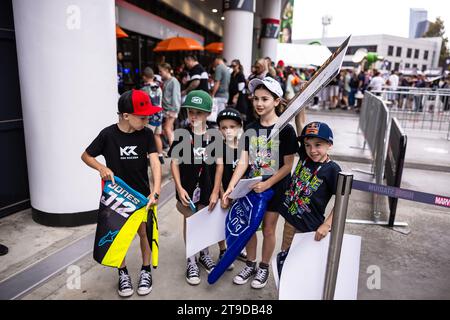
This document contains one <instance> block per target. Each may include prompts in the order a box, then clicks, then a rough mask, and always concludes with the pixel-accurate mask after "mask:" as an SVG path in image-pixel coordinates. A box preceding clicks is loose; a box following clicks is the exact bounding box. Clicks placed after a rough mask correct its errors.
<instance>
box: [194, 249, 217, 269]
mask: <svg viewBox="0 0 450 320" xmlns="http://www.w3.org/2000/svg"><path fill="white" fill-rule="evenodd" d="M198 262H200V264H201V265H202V266H203V268H205V270H206V272H208V273H210V272H211V271H212V270H213V269H214V268H215V267H216V264H215V262H214V261H213V259H212V258H211V256H210V255H209V254H201V253H200V258H199V259H198Z"/></svg>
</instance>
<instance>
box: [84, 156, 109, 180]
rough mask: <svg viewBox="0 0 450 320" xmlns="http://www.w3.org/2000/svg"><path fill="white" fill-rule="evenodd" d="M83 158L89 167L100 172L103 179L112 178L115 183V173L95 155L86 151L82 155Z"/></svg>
mask: <svg viewBox="0 0 450 320" xmlns="http://www.w3.org/2000/svg"><path fill="white" fill-rule="evenodd" d="M81 160H83V162H84V163H86V164H87V165H88V166H89V167H91V168H93V169H95V170H97V171H98V172H99V173H100V177H101V178H102V179H103V180H111V181H112V183H113V184H115V181H114V173H113V172H112V171H111V169H109V168H108V167H107V166H105V165H103V164H101V163H100V162H98V161H97V160H96V159H95V158H94V157H92V156H90V155H89V154H88V153H87V152H86V151H85V152H83V154H82V155H81Z"/></svg>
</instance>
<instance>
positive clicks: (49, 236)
mask: <svg viewBox="0 0 450 320" xmlns="http://www.w3.org/2000/svg"><path fill="white" fill-rule="evenodd" d="M309 120H311V121H312V120H322V121H326V122H328V123H329V124H330V125H331V126H332V128H333V129H334V133H335V141H336V142H335V146H334V149H333V152H332V157H333V158H334V159H336V160H337V161H338V163H339V164H341V167H342V168H343V170H344V171H351V170H352V169H363V170H368V169H369V168H370V164H367V162H368V161H367V159H368V157H369V153H368V151H367V150H366V151H363V150H360V149H355V148H350V147H351V146H353V145H355V146H357V145H362V141H363V140H362V138H361V136H360V135H358V134H357V133H356V126H357V118H356V117H354V116H352V115H349V116H347V115H345V116H339V117H336V116H334V115H329V114H324V113H312V112H310V113H308V121H309ZM435 138H436V137H435ZM430 139H432V138H430ZM436 139H437V140H438V141H434V143H436V145H439V148H441V149H442V150H446V151H447V152H448V151H449V150H450V142H448V141H447V142H446V140H445V139H441V138H438V137H437V138H436ZM436 139H434V140H436ZM429 145H430V144H428V143H426V142H421V140H420V139H418V138H417V139H416V138H414V134H411V137H410V136H409V141H408V148H410V149H412V150H416V151H415V152H419V153H423V152H426V151H423V150H424V149H425V148H426V147H428V146H429ZM421 150H422V151H421ZM429 154H430V155H431V154H432V153H429ZM436 155H437V156H436V157H434V154H433V158H432V157H429V158H426V157H423V155H415V153H414V152H412V153H409V154H408V153H407V161H410V163H414V162H415V163H417V164H420V165H421V166H422V167H423V168H431V167H429V165H432V164H433V163H436V162H439V166H441V167H442V168H445V166H450V159H449V158H450V157H448V155H447V156H445V154H444V153H443V152H441V153H437V154H436ZM439 155H440V156H439ZM408 157H409V158H408ZM431 158H432V159H431ZM355 159H356V160H357V162H351V161H354V160H355ZM425 160H426V161H425ZM164 168H165V169H164V175H165V177H166V179H165V181H166V182H169V179H170V177H169V175H168V165H167V164H166V165H165V166H164ZM432 168H433V169H435V167H432ZM449 171H450V170H449ZM354 175H355V179H359V180H367V181H368V179H369V178H368V176H367V175H364V174H361V173H356V172H354ZM449 186H450V172H448V171H447V172H446V170H441V171H433V170H420V169H415V168H408V167H407V168H405V170H404V172H403V182H402V187H404V188H408V189H412V190H417V191H423V192H428V193H435V194H442V195H447V196H448V195H450V190H449ZM371 198H372V196H371V195H370V194H367V193H363V192H360V191H356V190H353V191H352V195H351V198H350V202H349V210H348V218H354V219H369V220H370V219H371V215H372V213H371V211H372V209H371V208H372V200H371ZM332 202H333V199H332V201H331V203H332ZM329 207H330V206H329ZM381 208H382V209H383V210H382V211H384V212H385V213H386V212H387V209H386V201H384V202H383V204H382V206H381ZM382 218H383V219H382V220H386V218H387V215H386V214H384V215H383V217H382ZM396 221H404V222H407V223H408V225H409V226H408V228H409V230H410V233H409V234H408V235H405V234H403V233H400V232H396V231H394V230H391V229H389V228H386V227H383V226H376V225H360V224H349V223H347V225H346V229H345V232H346V233H348V234H354V235H359V236H361V237H362V248H361V262H360V272H359V288H358V299H362V300H372V299H396V300H397V299H450V273H449V271H450V269H449V261H450V250H448V245H449V244H450V234H449V233H448V230H449V228H450V210H449V209H448V208H442V207H436V206H430V205H425V204H420V203H416V202H411V201H406V200H399V204H398V209H397V218H396ZM181 225H182V217H181V215H180V214H179V213H178V212H177V211H176V209H175V200H174V199H171V200H169V201H168V202H167V203H166V204H165V205H164V206H162V207H161V208H160V210H159V228H160V258H159V260H160V264H159V267H158V269H156V270H153V271H152V272H153V279H154V285H153V292H152V293H151V294H149V295H148V296H145V297H139V296H138V295H137V294H135V295H134V296H132V297H131V299H149V300H159V299H200V300H201V299H213V300H215V299H229V300H259V299H269V300H270V299H277V291H276V288H275V284H274V281H273V277H272V276H271V277H270V279H269V283H268V285H267V287H266V288H264V289H263V290H255V289H252V288H250V285H249V284H247V285H243V286H237V285H234V284H232V277H233V276H234V275H235V274H236V273H237V272H239V270H240V268H241V267H243V262H241V261H237V262H236V263H235V264H236V267H235V270H234V271H231V272H226V273H225V274H224V275H223V276H222V278H221V279H220V280H219V281H218V282H217V283H216V284H214V285H208V284H207V281H206V280H207V276H206V272H205V271H204V269H201V277H202V283H201V284H200V285H199V286H197V287H192V286H190V285H189V284H187V282H186V281H185V278H184V274H185V259H184V256H185V254H184V245H183V240H182V227H181ZM282 228H283V219H282V218H280V220H279V222H278V226H277V239H278V241H277V247H276V250H275V251H276V252H277V251H278V249H279V246H280V244H281V233H282ZM94 232H95V225H88V226H82V227H75V228H52V227H45V226H41V225H38V224H36V223H34V221H33V220H32V219H31V212H30V210H25V211H22V212H20V213H16V214H14V215H11V216H9V217H6V218H3V219H1V220H0V243H2V244H5V245H7V246H8V247H9V249H10V252H9V253H8V254H7V255H6V256H2V257H0V262H1V263H0V287H1V285H2V283H4V282H5V280H7V279H10V278H11V277H12V276H14V275H18V276H20V275H21V274H23V273H26V270H27V268H29V267H30V266H32V265H34V264H37V263H39V262H41V261H45V259H46V258H47V257H51V256H52V255H54V254H55V253H56V252H58V251H61V250H64V249H65V248H66V247H67V246H68V245H70V244H72V243H74V242H77V241H78V240H80V239H82V238H84V237H86V236H88V235H92V234H93V233H94ZM258 237H259V239H261V234H258ZM259 245H261V241H259ZM211 251H212V253H213V256H214V257H217V255H218V248H217V247H216V246H215V247H213V248H212V249H211ZM258 252H260V250H259V251H258ZM127 261H128V263H127V264H128V269H129V271H130V274H131V275H132V279H133V283H134V285H135V286H136V284H137V276H138V272H139V269H140V263H141V258H140V253H139V243H138V239H137V238H136V239H135V240H134V242H133V244H132V246H131V248H130V250H129V254H128V257H127ZM74 264H75V265H76V266H78V267H80V270H81V286H80V288H79V289H69V287H70V286H68V285H67V283H68V282H67V281H68V280H70V274H69V273H68V271H69V269H67V268H65V269H63V270H60V271H59V272H58V273H57V274H55V275H54V276H52V277H50V278H49V279H47V280H45V281H43V283H42V284H41V285H39V286H37V287H36V288H35V289H34V290H31V291H30V292H29V293H28V294H26V295H25V296H23V297H22V298H23V299H27V300H29V299H38V300H42V299H120V298H119V296H118V295H117V291H116V289H117V281H118V279H117V271H116V270H114V269H111V268H107V267H104V266H101V265H99V264H97V263H96V262H95V261H94V260H93V259H92V254H90V253H89V252H88V254H87V255H86V256H84V257H83V258H81V259H80V260H78V261H77V262H75V263H74ZM374 266H375V267H378V268H379V270H380V272H381V287H380V288H379V289H370V288H369V287H368V285H367V282H368V281H369V280H370V278H369V277H370V276H371V275H372V274H371V273H370V272H368V269H369V271H370V270H371V269H372V268H373V267H374ZM28 276H30V275H28ZM31 276H32V275H31Z"/></svg>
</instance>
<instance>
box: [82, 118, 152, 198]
mask: <svg viewBox="0 0 450 320" xmlns="http://www.w3.org/2000/svg"><path fill="white" fill-rule="evenodd" d="M86 152H87V153H88V154H89V155H90V156H92V157H97V156H99V155H102V156H104V157H105V160H106V166H107V167H108V168H109V169H111V170H112V172H114V175H116V176H118V177H120V178H121V179H122V180H123V181H125V182H126V183H127V184H128V185H129V186H130V187H132V188H133V189H135V190H136V191H138V192H140V193H142V194H143V195H144V196H146V197H147V196H148V195H149V194H150V186H149V182H148V157H147V154H150V153H153V152H156V146H155V138H154V136H153V132H152V130H150V129H149V128H144V129H143V130H140V131H135V132H132V133H125V132H122V131H120V129H119V128H118V126H117V124H113V125H112V126H109V127H106V128H105V129H103V130H102V131H101V132H100V133H99V135H98V136H97V138H95V139H94V141H92V143H91V144H90V145H89V147H87V148H86Z"/></svg>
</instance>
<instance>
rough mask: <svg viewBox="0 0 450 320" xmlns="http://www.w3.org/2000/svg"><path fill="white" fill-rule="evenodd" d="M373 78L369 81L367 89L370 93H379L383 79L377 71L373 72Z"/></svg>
mask: <svg viewBox="0 0 450 320" xmlns="http://www.w3.org/2000/svg"><path fill="white" fill-rule="evenodd" d="M374 75H375V76H374V77H373V78H372V80H370V83H369V89H370V91H381V90H382V89H383V85H384V79H383V78H382V77H381V74H380V72H379V71H378V70H376V71H375V73H374Z"/></svg>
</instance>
